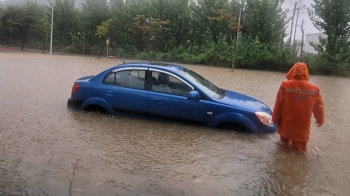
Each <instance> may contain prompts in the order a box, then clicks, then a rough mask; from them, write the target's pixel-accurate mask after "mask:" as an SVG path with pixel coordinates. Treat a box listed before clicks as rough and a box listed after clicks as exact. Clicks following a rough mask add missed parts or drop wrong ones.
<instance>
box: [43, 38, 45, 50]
mask: <svg viewBox="0 0 350 196" xmlns="http://www.w3.org/2000/svg"><path fill="white" fill-rule="evenodd" d="M44 53H45V34H44V36H43V54H44Z"/></svg>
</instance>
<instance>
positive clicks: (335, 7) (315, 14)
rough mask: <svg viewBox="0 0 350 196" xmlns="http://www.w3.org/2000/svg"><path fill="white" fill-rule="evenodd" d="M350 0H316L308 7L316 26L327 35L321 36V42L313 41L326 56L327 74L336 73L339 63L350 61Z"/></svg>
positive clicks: (321, 53)
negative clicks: (349, 41) (349, 40)
mask: <svg viewBox="0 0 350 196" xmlns="http://www.w3.org/2000/svg"><path fill="white" fill-rule="evenodd" d="M349 10H350V1H349V0H332V1H328V0H314V4H312V5H311V8H309V9H308V11H309V16H310V19H311V21H312V22H313V24H314V26H315V27H316V28H317V29H318V30H319V31H321V32H323V33H324V34H325V35H326V37H325V38H322V37H319V43H318V44H316V43H311V45H312V46H313V47H314V48H315V50H316V51H318V53H319V54H320V55H321V57H324V58H325V59H326V61H327V63H326V64H325V65H324V70H323V71H324V72H325V73H326V74H334V73H336V72H337V70H338V68H339V67H338V66H339V64H342V63H344V62H346V61H349V60H350V58H349V55H350V46H349V43H348V39H349V37H350V14H349Z"/></svg>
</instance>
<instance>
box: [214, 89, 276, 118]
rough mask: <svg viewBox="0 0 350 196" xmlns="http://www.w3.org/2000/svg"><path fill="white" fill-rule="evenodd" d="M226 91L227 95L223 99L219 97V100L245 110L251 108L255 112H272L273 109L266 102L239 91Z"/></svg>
mask: <svg viewBox="0 0 350 196" xmlns="http://www.w3.org/2000/svg"><path fill="white" fill-rule="evenodd" d="M225 91H226V96H224V97H223V98H221V99H218V100H217V102H219V103H223V104H227V105H231V106H234V107H237V108H241V109H244V110H251V111H254V112H267V113H270V114H271V113H272V112H271V109H270V108H269V107H268V106H267V105H266V104H264V103H263V102H261V101H259V100H257V99H255V98H253V97H250V96H247V95H244V94H241V93H237V92H232V91H229V90H225Z"/></svg>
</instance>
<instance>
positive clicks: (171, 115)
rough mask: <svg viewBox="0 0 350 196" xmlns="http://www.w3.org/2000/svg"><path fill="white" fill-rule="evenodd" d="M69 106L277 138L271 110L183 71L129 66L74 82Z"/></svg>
mask: <svg viewBox="0 0 350 196" xmlns="http://www.w3.org/2000/svg"><path fill="white" fill-rule="evenodd" d="M67 105H68V107H70V108H76V109H81V110H85V109H89V108H90V109H91V108H98V109H101V110H104V111H107V112H108V113H110V114H119V113H129V114H137V115H144V116H150V117H161V118H167V119H176V120H185V121H192V122H198V123H203V124H206V125H208V126H209V127H218V126H221V125H238V126H240V127H243V128H245V129H246V130H248V131H249V132H252V133H274V132H276V127H275V126H274V125H273V123H272V118H271V114H272V111H271V109H270V108H269V107H268V106H267V105H265V104H264V103H262V102H261V101H259V100H257V99H254V98H252V97H249V96H247V95H243V94H240V93H237V92H233V91H229V90H225V89H221V88H218V87H217V86H215V85H214V84H212V83H211V82H210V81H208V80H206V79H205V78H203V77H202V76H200V75H199V74H197V73H195V72H194V71H191V70H189V69H186V68H184V67H181V66H178V65H173V64H163V63H153V62H140V63H136V62H134V63H125V64H121V65H117V66H114V67H112V68H109V69H107V70H105V71H103V72H101V73H99V74H97V75H95V76H86V77H82V78H80V79H78V80H76V81H75V83H74V85H73V88H72V94H71V97H70V98H69V99H68V102H67Z"/></svg>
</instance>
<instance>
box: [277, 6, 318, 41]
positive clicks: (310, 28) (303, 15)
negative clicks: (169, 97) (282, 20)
mask: <svg viewBox="0 0 350 196" xmlns="http://www.w3.org/2000/svg"><path fill="white" fill-rule="evenodd" d="M295 2H299V1H297V0H285V2H284V4H283V6H282V8H283V9H287V8H288V9H289V12H288V17H292V16H293V9H294V4H295ZM302 4H303V5H304V6H305V7H306V8H304V9H303V10H300V13H299V19H298V25H301V22H302V20H303V19H304V29H305V34H309V33H319V31H318V30H317V29H316V28H315V27H314V25H313V24H312V22H311V20H310V17H309V14H308V12H307V8H310V7H311V4H314V1H313V0H303V1H302ZM296 15H297V11H296V12H295V19H294V24H293V26H294V25H295V22H296ZM290 25H291V22H290V23H289V27H288V34H289V32H290ZM294 28H295V27H293V37H294ZM301 35H302V33H301V29H300V26H298V27H297V33H296V37H295V38H296V39H299V40H301ZM293 37H292V39H293ZM288 38H289V35H288Z"/></svg>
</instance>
